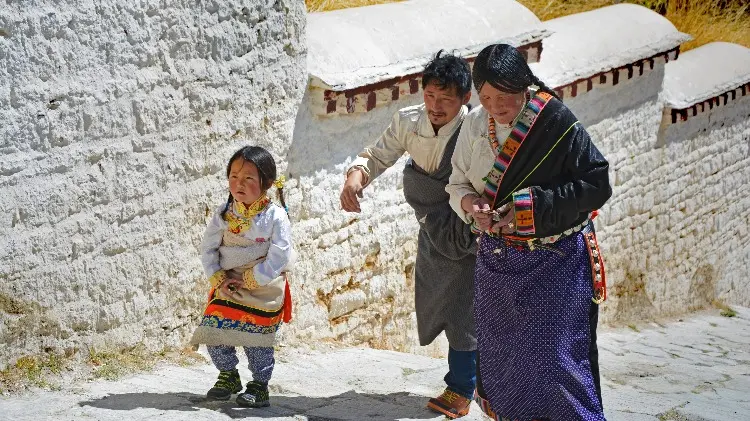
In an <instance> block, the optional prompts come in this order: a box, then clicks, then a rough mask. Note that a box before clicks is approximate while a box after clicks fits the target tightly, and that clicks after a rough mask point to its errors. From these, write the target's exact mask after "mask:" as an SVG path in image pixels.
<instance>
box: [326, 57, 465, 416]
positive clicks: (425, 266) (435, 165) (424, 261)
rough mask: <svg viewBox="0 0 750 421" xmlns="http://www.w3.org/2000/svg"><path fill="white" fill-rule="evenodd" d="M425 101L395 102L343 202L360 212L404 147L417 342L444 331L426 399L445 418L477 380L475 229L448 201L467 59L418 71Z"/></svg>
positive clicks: (436, 62) (461, 409)
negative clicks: (412, 225) (440, 376)
mask: <svg viewBox="0 0 750 421" xmlns="http://www.w3.org/2000/svg"><path fill="white" fill-rule="evenodd" d="M422 90H423V95H424V103H423V104H420V105H416V106H412V107H407V108H403V109H401V110H399V111H398V112H397V113H396V114H395V115H394V117H393V121H392V122H391V125H390V126H389V127H388V129H387V130H386V131H385V132H384V133H383V134H382V135H381V136H380V138H379V139H378V141H377V142H375V144H374V145H372V146H370V147H367V148H365V150H364V151H363V152H362V153H360V154H359V155H358V156H357V158H356V159H355V160H354V162H353V163H352V165H351V166H350V167H349V169H348V170H347V173H346V174H347V176H346V182H345V183H344V187H343V190H342V192H341V207H342V209H344V210H345V211H348V212H360V210H361V209H360V206H359V199H358V198H360V197H362V190H363V188H364V187H366V186H367V185H368V184H369V183H370V182H372V180H373V179H374V178H375V177H377V176H379V175H380V174H381V173H382V172H383V171H385V170H386V169H387V168H389V167H391V166H392V165H393V164H395V163H396V161H397V160H398V159H399V158H400V157H401V156H402V155H403V154H404V152H408V153H409V155H410V156H411V159H410V160H409V162H408V163H407V165H406V168H404V195H405V196H406V201H407V203H409V205H411V206H412V208H414V212H415V214H416V217H417V219H418V220H419V223H420V230H419V239H418V244H417V258H416V264H415V307H416V312H417V330H418V333H419V342H420V345H422V346H425V345H429V344H430V343H432V341H433V340H434V339H435V338H436V337H437V336H438V335H439V334H440V332H442V331H445V334H446V337H447V338H448V344H449V351H448V374H446V376H445V383H446V384H447V387H446V389H445V391H444V392H443V393H442V394H441V395H440V396H438V397H437V398H432V399H430V400H429V402H428V404H427V407H428V408H431V409H433V410H435V411H438V412H441V413H443V414H445V415H447V416H448V417H450V418H458V417H461V416H464V415H466V414H468V412H469V403H470V402H471V399H472V398H473V395H474V389H475V387H476V343H477V342H476V333H475V328H474V318H473V311H472V300H473V274H474V264H475V259H476V256H475V253H476V246H475V243H476V242H475V241H474V240H475V237H473V234H472V233H471V230H470V227H469V226H468V225H466V224H464V223H463V221H462V220H460V219H459V218H458V217H457V216H456V214H455V212H453V211H452V210H451V208H450V205H449V204H448V198H449V196H448V194H447V193H446V192H445V186H446V184H447V183H448V178H449V176H450V173H451V170H452V167H451V162H450V160H451V156H452V155H453V149H454V147H455V144H456V139H457V138H458V133H459V130H460V128H461V123H462V122H463V120H464V116H465V115H466V113H467V112H468V106H467V104H468V102H469V99H470V98H471V71H470V69H469V64H468V63H467V62H466V60H464V59H462V58H460V57H456V56H453V55H442V56H441V52H438V53H437V55H436V56H435V58H434V59H433V60H432V61H431V62H430V63H428V64H427V66H426V67H425V69H424V73H423V76H422Z"/></svg>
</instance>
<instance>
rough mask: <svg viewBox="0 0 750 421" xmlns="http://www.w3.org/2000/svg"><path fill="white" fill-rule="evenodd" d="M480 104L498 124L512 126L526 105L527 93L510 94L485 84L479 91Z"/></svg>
mask: <svg viewBox="0 0 750 421" xmlns="http://www.w3.org/2000/svg"><path fill="white" fill-rule="evenodd" d="M479 102H480V103H481V104H482V106H483V107H484V109H485V110H487V112H488V113H489V114H490V116H491V117H492V118H493V119H495V121H496V122H498V123H500V124H510V123H511V122H513V119H514V118H516V116H517V115H518V113H519V112H521V109H522V108H523V106H524V105H526V93H525V92H521V93H517V94H509V93H507V92H503V91H501V90H499V89H496V88H495V87H494V86H492V85H490V84H489V83H485V84H484V85H482V89H481V90H480V91H479Z"/></svg>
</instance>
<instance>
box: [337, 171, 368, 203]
mask: <svg viewBox="0 0 750 421" xmlns="http://www.w3.org/2000/svg"><path fill="white" fill-rule="evenodd" d="M363 178H364V174H363V173H362V170H361V169H358V168H354V169H353V170H351V171H349V175H347V177H346V182H345V183H344V188H343V189H341V197H340V199H341V209H343V210H345V211H347V212H360V211H361V209H360V207H359V199H360V198H362V197H363V195H362V189H363V187H362V179H363Z"/></svg>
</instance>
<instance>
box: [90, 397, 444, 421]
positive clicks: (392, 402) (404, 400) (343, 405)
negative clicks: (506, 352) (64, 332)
mask: <svg viewBox="0 0 750 421" xmlns="http://www.w3.org/2000/svg"><path fill="white" fill-rule="evenodd" d="M427 399H428V398H426V397H424V396H418V395H413V394H411V393H407V392H399V393H391V394H387V395H377V394H369V393H357V392H354V391H349V392H346V393H342V394H340V395H335V396H329V397H316V398H310V397H305V396H274V395H271V406H270V407H267V408H242V407H240V406H238V405H236V404H235V403H234V400H233V399H232V400H229V401H227V402H220V401H208V400H206V399H205V396H204V395H196V394H194V393H187V392H186V393H148V392H144V393H123V394H117V395H108V396H105V397H103V398H100V399H94V400H90V401H83V402H79V403H78V405H79V406H81V407H84V406H90V407H94V408H102V409H110V410H117V411H131V410H134V409H138V408H152V409H156V410H160V411H186V412H191V411H199V410H200V409H210V410H214V411H217V412H220V413H222V414H225V415H227V416H228V417H230V418H232V419H242V418H249V417H253V418H274V417H291V416H294V415H304V416H306V417H307V419H308V420H309V421H328V420H331V421H334V420H342V421H343V420H363V419H366V420H372V421H395V420H398V419H403V418H415V419H434V418H435V417H436V416H438V414H436V413H434V412H432V411H430V410H428V409H426V408H425V403H426V402H427Z"/></svg>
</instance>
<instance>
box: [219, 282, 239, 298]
mask: <svg viewBox="0 0 750 421" xmlns="http://www.w3.org/2000/svg"><path fill="white" fill-rule="evenodd" d="M243 286H244V283H243V282H242V281H240V280H238V279H232V278H227V279H226V280H225V281H224V282H222V283H221V285H219V290H220V291H221V293H222V295H224V296H225V297H232V296H233V295H235V294H236V293H237V290H238V289H240V288H242V287H243Z"/></svg>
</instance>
